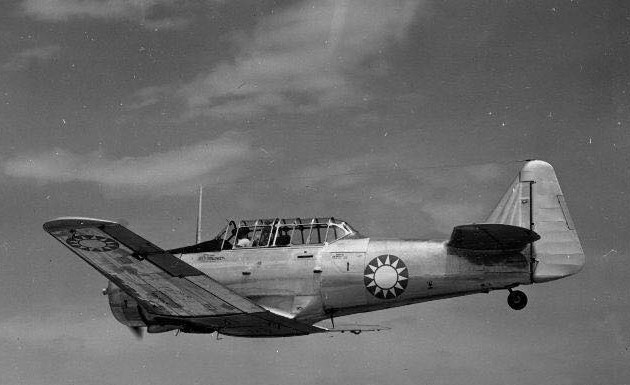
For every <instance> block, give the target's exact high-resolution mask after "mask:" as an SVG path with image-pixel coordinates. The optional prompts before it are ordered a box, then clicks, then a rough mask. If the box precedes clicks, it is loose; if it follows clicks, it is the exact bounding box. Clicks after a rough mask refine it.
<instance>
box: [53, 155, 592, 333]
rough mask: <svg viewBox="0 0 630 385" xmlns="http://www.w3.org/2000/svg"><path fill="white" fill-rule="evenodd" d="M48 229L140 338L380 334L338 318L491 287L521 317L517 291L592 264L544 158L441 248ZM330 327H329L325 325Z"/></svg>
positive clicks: (341, 227)
mask: <svg viewBox="0 0 630 385" xmlns="http://www.w3.org/2000/svg"><path fill="white" fill-rule="evenodd" d="M200 202H201V200H200ZM200 211H201V210H200ZM44 229H45V231H47V232H48V233H50V235H52V236H53V237H54V238H56V239H57V240H58V241H59V242H61V243H62V244H63V245H64V246H65V247H67V248H68V249H69V250H70V251H72V252H73V253H75V254H77V255H78V256H79V257H80V258H82V259H83V260H84V261H85V262H87V263H88V264H90V265H91V266H92V267H94V268H95V269H96V270H98V272H99V273H101V274H102V275H104V276H105V277H106V278H107V279H108V281H109V283H108V287H107V289H105V290H104V294H106V295H107V296H108V299H109V304H110V307H111V311H112V313H113V315H114V317H115V318H116V320H118V321H119V322H120V323H122V324H124V325H126V326H128V327H130V328H131V329H132V331H134V332H135V333H137V334H141V333H142V331H143V329H145V328H146V330H147V331H148V332H149V333H160V332H167V331H175V332H177V333H179V332H183V333H201V334H203V333H215V332H216V333H217V334H216V335H217V337H218V336H219V334H221V335H229V336H241V337H286V336H299V335H307V334H313V333H327V332H346V331H347V332H352V333H355V334H358V333H360V332H362V331H377V330H382V329H383V328H382V327H378V326H370V325H350V326H340V325H339V326H337V327H335V324H334V318H336V317H341V316H348V315H351V314H356V313H364V312H370V311H375V310H382V309H387V308H393V307H398V306H405V305H411V304H416V303H420V302H426V301H433V300H439V299H444V298H451V297H458V296H464V295H470V294H476V293H488V292H490V291H492V290H507V291H508V292H509V295H508V297H507V302H508V305H509V306H510V307H511V308H512V309H515V310H521V309H523V308H524V307H525V306H526V305H527V296H526V295H525V294H524V293H523V292H522V291H520V290H514V289H515V288H516V287H517V286H520V285H530V284H534V283H541V282H548V281H552V280H556V279H560V278H564V277H568V276H571V275H574V274H576V273H578V272H579V271H580V270H581V269H582V267H583V265H584V263H585V256H584V252H583V250H582V246H581V244H580V240H579V238H578V234H577V232H576V230H575V226H574V223H573V220H572V219H571V216H570V214H569V211H568V208H567V205H566V202H565V199H564V195H563V193H562V190H561V189H560V185H559V183H558V179H557V177H556V174H555V171H554V169H553V167H552V166H551V165H550V164H549V163H546V162H544V161H540V160H531V161H527V162H526V163H525V164H524V165H523V167H522V169H521V170H520V171H519V173H518V175H517V176H516V178H515V179H514V181H513V182H512V184H511V185H510V187H509V188H508V190H507V192H506V193H505V195H504V196H503V198H502V199H501V200H500V202H499V203H498V205H497V206H496V208H495V209H494V210H493V211H492V213H491V214H490V215H489V216H488V218H487V219H486V220H485V221H484V222H483V223H473V224H464V225H460V226H456V227H455V228H454V229H453V231H452V234H451V237H450V239H447V240H442V241H435V240H402V239H379V238H371V237H367V236H364V235H361V234H360V233H359V232H357V231H356V230H355V229H354V228H353V227H352V226H350V225H349V224H348V223H347V222H346V221H344V220H341V219H338V218H333V217H327V218H275V219H257V220H238V221H229V223H228V224H227V225H226V226H225V228H223V229H222V230H221V231H220V232H219V234H218V235H217V236H216V237H214V238H213V239H210V240H208V241H205V242H200V239H199V232H198V233H197V234H198V235H197V242H196V243H195V244H194V245H191V246H185V247H180V248H176V249H171V250H164V249H162V248H160V247H158V246H156V245H155V244H153V243H151V242H149V241H147V240H145V239H144V238H142V237H141V236H139V235H137V234H135V233H133V232H132V231H131V230H129V229H127V228H126V227H124V226H123V225H121V224H119V223H117V222H113V221H108V220H101V219H89V218H78V217H64V218H58V219H55V220H52V221H49V222H46V223H45V224H44ZM198 229H199V227H198ZM327 319H330V321H331V324H332V327H326V326H320V325H317V323H320V324H321V323H322V322H321V321H324V320H327Z"/></svg>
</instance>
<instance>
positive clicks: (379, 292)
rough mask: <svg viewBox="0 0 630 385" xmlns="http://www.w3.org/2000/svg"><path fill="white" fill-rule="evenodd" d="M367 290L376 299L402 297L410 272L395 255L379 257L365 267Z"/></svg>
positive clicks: (364, 279)
mask: <svg viewBox="0 0 630 385" xmlns="http://www.w3.org/2000/svg"><path fill="white" fill-rule="evenodd" d="M363 276H364V278H363V281H364V282H365V288H366V289H367V290H368V291H369V292H370V293H371V294H372V295H373V296H375V297H376V298H381V299H392V298H396V297H398V296H399V295H401V294H402V293H403V292H404V291H405V289H406V288H407V283H409V271H408V270H407V266H406V265H405V262H403V260H402V259H400V258H398V257H397V256H395V255H389V254H386V255H379V256H378V257H376V258H374V259H372V260H371V261H370V263H368V265H367V266H366V267H365V271H364V275H363Z"/></svg>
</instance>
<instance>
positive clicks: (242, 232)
mask: <svg viewBox="0 0 630 385" xmlns="http://www.w3.org/2000/svg"><path fill="white" fill-rule="evenodd" d="M247 234H249V227H247V226H245V227H239V229H238V231H237V232H236V238H245V237H246V236H247Z"/></svg>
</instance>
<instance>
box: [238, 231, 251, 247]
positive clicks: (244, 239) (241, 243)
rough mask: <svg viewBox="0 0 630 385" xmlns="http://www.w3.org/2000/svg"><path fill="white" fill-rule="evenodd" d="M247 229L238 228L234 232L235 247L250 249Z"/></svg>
mask: <svg viewBox="0 0 630 385" xmlns="http://www.w3.org/2000/svg"><path fill="white" fill-rule="evenodd" d="M248 235H249V227H240V228H239V229H238V231H237V232H236V239H237V241H236V247H251V246H252V241H251V239H249V238H248Z"/></svg>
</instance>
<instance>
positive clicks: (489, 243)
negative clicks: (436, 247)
mask: <svg viewBox="0 0 630 385" xmlns="http://www.w3.org/2000/svg"><path fill="white" fill-rule="evenodd" d="M539 239H540V236H539V235H538V234H536V233H535V232H534V231H531V230H529V229H526V228H523V227H519V226H511V225H502V224H496V223H485V224H473V225H463V226H457V227H455V228H454V229H453V233H452V234H451V240H450V241H449V242H448V246H449V247H454V248H457V249H465V250H519V251H520V250H523V249H524V248H525V246H527V245H528V244H530V243H532V242H535V241H537V240H539Z"/></svg>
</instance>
